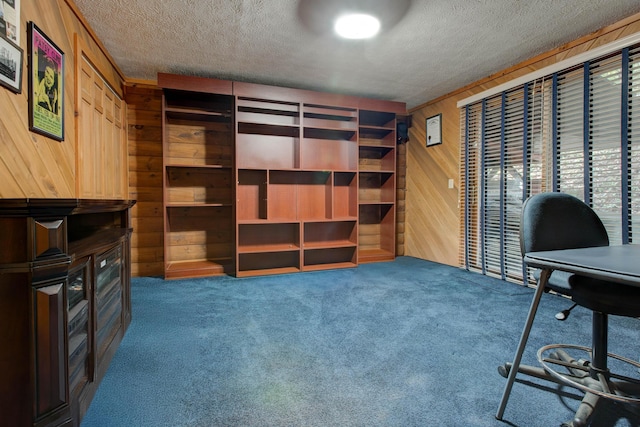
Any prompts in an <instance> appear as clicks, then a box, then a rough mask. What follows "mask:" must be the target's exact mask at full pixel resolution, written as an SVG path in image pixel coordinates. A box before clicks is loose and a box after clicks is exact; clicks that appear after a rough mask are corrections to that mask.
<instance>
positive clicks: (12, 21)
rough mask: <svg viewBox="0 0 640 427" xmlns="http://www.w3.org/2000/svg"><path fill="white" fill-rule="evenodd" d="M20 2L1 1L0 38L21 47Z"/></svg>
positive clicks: (11, 0) (18, 0) (16, 0)
mask: <svg viewBox="0 0 640 427" xmlns="http://www.w3.org/2000/svg"><path fill="white" fill-rule="evenodd" d="M20 32H21V31H20V0H0V36H4V37H6V38H8V39H9V40H11V41H12V42H14V43H15V44H17V45H18V46H20Z"/></svg>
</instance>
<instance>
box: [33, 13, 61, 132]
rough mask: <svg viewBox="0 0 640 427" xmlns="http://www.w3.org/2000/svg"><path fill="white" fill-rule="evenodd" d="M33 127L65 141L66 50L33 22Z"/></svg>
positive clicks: (34, 129)
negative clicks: (61, 48)
mask: <svg viewBox="0 0 640 427" xmlns="http://www.w3.org/2000/svg"><path fill="white" fill-rule="evenodd" d="M28 36H29V129H30V130H31V131H33V132H37V133H40V134H42V135H45V136H48V137H50V138H53V139H55V140H58V141H64V53H63V52H62V51H61V50H60V48H58V46H56V45H55V43H53V42H52V41H51V39H49V37H47V36H46V34H44V33H43V32H42V31H41V30H40V28H38V27H37V26H36V25H35V24H34V23H33V22H29V31H28Z"/></svg>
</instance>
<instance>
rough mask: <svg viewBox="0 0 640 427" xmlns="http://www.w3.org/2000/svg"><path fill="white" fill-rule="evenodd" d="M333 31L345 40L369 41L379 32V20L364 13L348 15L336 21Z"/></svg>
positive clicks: (341, 16)
mask: <svg viewBox="0 0 640 427" xmlns="http://www.w3.org/2000/svg"><path fill="white" fill-rule="evenodd" d="M333 29H334V31H335V32H336V34H338V35H339V36H340V37H343V38H345V39H369V38H371V37H374V36H375V35H376V34H378V31H380V20H379V19H378V18H376V17H375V16H373V15H369V14H366V13H348V14H344V15H340V16H339V17H338V19H336V21H335V23H334V26H333Z"/></svg>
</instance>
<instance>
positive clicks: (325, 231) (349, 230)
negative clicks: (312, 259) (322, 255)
mask: <svg viewBox="0 0 640 427" xmlns="http://www.w3.org/2000/svg"><path fill="white" fill-rule="evenodd" d="M303 230H304V249H305V250H306V249H327V248H341V247H355V246H356V245H357V244H358V234H357V231H358V227H357V222H356V221H355V220H353V221H325V222H306V223H305V224H304V229H303Z"/></svg>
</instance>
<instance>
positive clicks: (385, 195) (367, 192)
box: [358, 172, 396, 204]
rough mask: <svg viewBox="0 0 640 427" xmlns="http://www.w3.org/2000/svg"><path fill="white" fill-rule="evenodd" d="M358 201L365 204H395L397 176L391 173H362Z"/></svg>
mask: <svg viewBox="0 0 640 427" xmlns="http://www.w3.org/2000/svg"><path fill="white" fill-rule="evenodd" d="M359 175H360V177H359V181H360V183H359V190H358V199H359V203H360V204H365V203H394V201H395V195H396V185H395V179H394V178H395V175H394V174H393V173H390V172H381V173H379V172H360V174H359Z"/></svg>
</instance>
